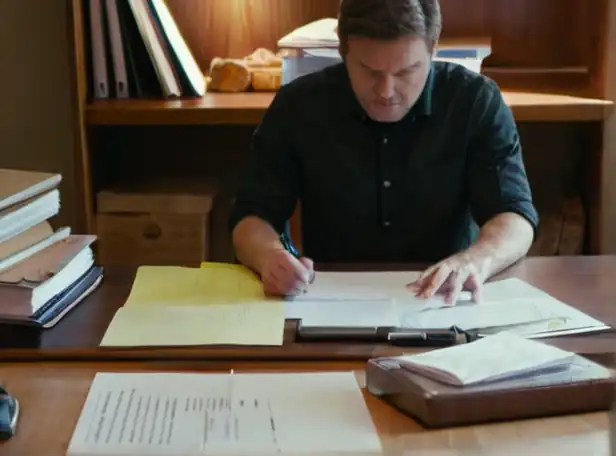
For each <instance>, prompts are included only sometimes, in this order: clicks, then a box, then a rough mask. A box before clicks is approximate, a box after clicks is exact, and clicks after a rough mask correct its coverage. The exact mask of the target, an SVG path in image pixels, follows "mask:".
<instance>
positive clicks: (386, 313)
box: [285, 299, 399, 328]
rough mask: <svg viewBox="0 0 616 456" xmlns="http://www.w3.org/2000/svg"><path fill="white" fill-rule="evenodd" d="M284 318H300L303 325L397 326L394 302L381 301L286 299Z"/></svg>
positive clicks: (347, 326) (330, 326)
mask: <svg viewBox="0 0 616 456" xmlns="http://www.w3.org/2000/svg"><path fill="white" fill-rule="evenodd" d="M285 317H286V318H287V319H297V320H301V321H302V326H303V327H313V328H314V327H325V328H340V327H342V328H370V327H388V326H398V325H399V318H398V312H397V307H396V305H395V302H394V301H393V300H391V299H389V300H383V301H331V302H329V301H289V302H287V303H286V314H285Z"/></svg>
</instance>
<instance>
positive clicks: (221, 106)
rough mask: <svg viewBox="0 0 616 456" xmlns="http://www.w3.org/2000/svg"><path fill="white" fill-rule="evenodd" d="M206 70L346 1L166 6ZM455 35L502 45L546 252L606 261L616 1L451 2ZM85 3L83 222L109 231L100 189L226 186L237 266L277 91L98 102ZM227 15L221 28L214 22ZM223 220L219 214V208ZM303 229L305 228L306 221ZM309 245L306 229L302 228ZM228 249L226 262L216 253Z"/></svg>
mask: <svg viewBox="0 0 616 456" xmlns="http://www.w3.org/2000/svg"><path fill="white" fill-rule="evenodd" d="M167 4H168V6H169V8H170V10H171V12H172V14H173V16H174V18H175V20H176V22H177V24H178V27H179V29H180V31H181V33H182V35H183V36H184V38H185V40H186V42H187V44H188V46H189V47H190V48H191V51H192V52H193V54H194V55H195V57H196V59H197V61H198V63H199V65H200V67H201V68H202V69H203V70H204V71H205V70H207V69H208V68H209V63H210V61H211V60H212V58H214V57H217V56H219V57H243V56H245V55H248V54H250V53H251V52H252V51H253V50H254V49H256V48H258V47H266V48H268V49H270V50H273V51H276V50H277V49H276V46H275V43H276V41H277V40H278V38H280V37H281V36H283V35H284V34H286V33H288V32H289V31H291V30H292V29H294V28H296V27H298V26H300V25H303V24H305V23H307V22H309V21H312V20H316V19H319V18H322V17H335V15H336V13H337V6H338V4H339V0H294V1H289V0H259V1H249V0H234V1H230V0H193V1H190V2H188V1H185V0H167ZM441 7H442V12H443V18H444V31H443V36H444V37H445V38H456V37H483V36H490V38H491V42H492V54H491V55H490V57H488V58H487V59H486V61H485V62H484V70H483V72H484V73H485V74H487V75H488V76H490V77H492V78H493V79H495V80H496V81H497V82H498V83H499V85H500V86H501V88H502V89H503V93H504V96H505V99H506V101H507V103H508V104H509V106H510V107H511V109H512V111H513V113H514V116H515V118H516V121H517V122H518V127H519V129H520V134H521V139H522V145H523V148H524V155H525V161H526V165H527V170H528V174H529V178H530V180H531V185H532V188H533V193H534V196H535V200H536V203H537V206H538V208H539V210H540V213H541V216H542V222H543V225H542V229H541V232H540V236H539V239H538V240H537V242H536V245H535V246H534V247H533V252H534V254H544V255H552V254H579V253H596V252H597V251H598V248H599V238H600V236H601V229H602V227H601V213H600V204H601V190H600V189H601V188H602V182H601V175H602V174H603V173H602V170H601V163H602V159H603V143H602V137H603V125H604V122H605V120H606V119H608V118H609V117H610V115H611V113H612V111H613V103H612V101H611V100H606V99H605V93H606V83H607V81H606V76H605V71H606V70H605V60H606V53H607V44H608V43H607V33H608V24H607V18H608V16H609V15H608V11H609V8H610V2H609V1H608V0H593V1H591V2H589V1H588V0H542V1H541V2H537V1H536V0H515V1H514V0H467V1H465V2H459V1H458V0H441ZM83 11H84V10H83V4H82V0H70V12H69V13H70V19H71V22H70V23H71V37H72V41H73V47H74V59H73V62H72V65H73V69H74V72H73V73H74V86H75V104H76V110H75V112H76V118H75V125H76V129H75V130H76V133H75V134H76V139H77V141H76V142H77V144H78V148H77V152H76V165H77V166H76V168H77V173H78V176H77V182H78V185H79V188H80V194H79V199H80V204H81V207H82V208H83V219H82V220H81V221H80V224H78V226H79V227H80V228H81V227H83V229H84V231H88V232H96V214H97V208H96V194H97V193H98V192H99V191H100V190H103V189H105V188H107V187H108V186H110V185H114V184H117V183H119V182H122V181H135V180H139V179H142V178H148V179H154V180H155V179H157V178H166V177H169V176H172V177H173V178H179V179H195V180H206V179H215V180H216V181H217V182H218V183H220V186H221V191H220V198H219V199H221V201H222V200H225V199H226V200H227V201H226V202H223V203H221V208H220V209H217V204H216V203H215V204H214V212H215V213H214V214H213V224H214V226H213V227H212V243H213V244H215V246H214V247H213V249H212V252H213V255H214V259H226V257H227V256H228V253H229V248H230V246H229V239H228V237H227V236H226V234H225V229H226V228H225V226H224V223H225V220H226V214H225V210H228V207H229V204H228V200H229V199H230V197H231V196H230V195H231V192H232V188H233V184H234V182H235V179H236V178H237V169H238V166H239V165H241V163H242V160H243V157H244V156H245V153H246V151H247V148H248V145H249V142H250V138H251V133H252V130H253V129H254V127H255V126H256V125H257V124H258V122H259V121H260V119H261V117H262V115H263V113H264V112H265V110H266V109H267V107H268V106H269V104H270V103H271V100H272V98H273V96H274V95H273V94H272V93H240V94H221V93H207V94H206V95H205V96H204V97H202V98H191V99H179V100H163V99H160V100H152V99H148V100H146V99H129V100H112V99H110V100H103V101H100V100H97V101H93V100H92V98H91V96H90V94H89V74H88V58H89V57H88V52H89V51H88V49H87V40H86V33H87V30H86V23H85V22H84V18H83ZM214 18H215V19H214ZM217 211H219V212H217ZM295 220H296V222H297V220H299V218H298V217H296V218H295ZM295 227H296V231H295V235H296V236H298V233H299V231H298V229H297V227H298V223H296V224H295ZM217 252H218V253H217Z"/></svg>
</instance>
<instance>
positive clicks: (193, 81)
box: [84, 0, 206, 99]
mask: <svg viewBox="0 0 616 456" xmlns="http://www.w3.org/2000/svg"><path fill="white" fill-rule="evenodd" d="M84 24H85V27H86V28H87V29H88V33H87V34H86V37H87V39H88V41H89V45H88V46H87V50H88V51H89V53H88V54H89V64H90V69H91V77H90V78H89V80H90V81H92V87H91V92H92V95H93V98H95V99H107V98H152V97H154V98H159V97H162V98H175V97H180V96H182V97H199V96H203V95H204V93H205V90H206V79H205V76H204V74H203V72H202V71H201V68H200V67H199V65H198V63H197V61H196V60H195V58H194V56H193V54H192V52H191V50H190V49H189V47H188V45H187V44H186V41H185V40H184V37H183V36H182V34H181V32H180V30H179V29H178V26H177V24H176V22H175V19H174V18H173V15H172V14H171V11H170V10H169V7H168V6H167V3H166V2H165V0H89V1H88V0H86V1H84Z"/></svg>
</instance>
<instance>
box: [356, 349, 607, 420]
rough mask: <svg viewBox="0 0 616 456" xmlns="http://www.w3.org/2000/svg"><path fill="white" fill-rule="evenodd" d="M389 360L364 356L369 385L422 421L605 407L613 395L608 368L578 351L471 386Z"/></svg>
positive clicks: (516, 416) (373, 391) (503, 417)
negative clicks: (520, 374) (533, 373)
mask: <svg viewBox="0 0 616 456" xmlns="http://www.w3.org/2000/svg"><path fill="white" fill-rule="evenodd" d="M392 361H394V359H393V358H377V359H373V360H370V361H368V365H367V369H366V384H367V388H368V391H369V392H370V393H371V394H373V395H375V396H378V397H381V398H382V399H383V400H385V401H387V402H388V403H390V404H391V405H393V406H394V407H396V408H398V409H399V410H401V411H402V412H403V413H405V414H407V415H409V416H411V417H413V418H415V419H416V420H417V421H419V422H420V423H421V424H423V425H424V426H426V427H446V426H457V425H468V424H477V423H483V422H490V421H503V420H513V419H522V418H533V417H544V416H551V415H562V414H572V413H583V412H591V411H599V410H609V409H610V408H611V407H612V403H613V402H614V398H615V389H616V386H615V385H616V383H615V379H614V376H613V375H612V374H611V372H610V371H609V370H608V369H606V368H604V367H603V366H600V365H598V364H596V363H593V362H591V361H589V360H587V359H586V358H583V357H581V356H579V355H576V358H575V361H574V363H573V364H572V366H571V367H570V368H569V369H566V370H562V369H561V370H559V371H552V372H546V373H544V374H543V375H541V376H538V377H533V378H518V379H512V380H507V381H502V382H495V383H491V384H485V385H481V386H479V385H477V386H472V387H457V386H449V385H446V384H443V383H440V382H437V381H434V380H430V379H428V378H425V377H422V376H420V375H417V374H414V373H411V372H409V371H407V370H406V369H403V368H399V367H396V365H395V361H394V362H393V363H392Z"/></svg>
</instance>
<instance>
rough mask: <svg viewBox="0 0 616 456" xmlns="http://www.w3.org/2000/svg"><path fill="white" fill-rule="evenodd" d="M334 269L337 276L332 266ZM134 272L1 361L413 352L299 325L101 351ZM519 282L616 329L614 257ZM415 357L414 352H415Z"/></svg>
mask: <svg viewBox="0 0 616 456" xmlns="http://www.w3.org/2000/svg"><path fill="white" fill-rule="evenodd" d="M329 269H341V268H334V267H332V266H330V267H329ZM343 269H348V270H350V269H355V270H362V269H364V270H376V269H386V270H394V269H397V270H412V269H415V270H416V269H417V268H412V267H409V266H400V265H398V266H383V265H381V266H366V265H355V266H354V267H351V266H347V267H345V268H343ZM134 274H135V269H132V268H126V269H109V270H108V271H106V276H105V279H104V285H103V286H102V287H101V288H100V289H99V290H97V291H96V292H95V293H94V294H93V295H92V296H91V297H90V298H88V300H87V301H85V302H84V303H82V304H81V305H80V306H79V307H78V308H77V309H75V310H74V311H73V312H71V313H70V314H69V315H68V316H66V317H65V319H64V320H63V321H61V322H60V323H59V324H58V325H57V326H56V327H54V328H52V329H49V330H47V331H45V332H44V333H43V335H42V338H41V340H40V341H39V343H38V346H36V347H33V348H19V349H18V348H13V349H11V348H7V349H3V350H2V354H1V355H0V359H3V360H34V359H79V360H92V359H108V360H109V359H123V360H128V359H134V360H138V359H165V358H174V359H195V358H196V359H206V358H207V359H227V358H233V359H253V360H254V359H278V360H297V359H312V360H322V359H347V360H353V359H355V360H365V359H368V358H370V357H373V356H382V355H392V354H399V353H401V352H409V351H413V350H410V349H405V350H403V349H401V348H396V347H390V346H385V345H374V344H357V343H355V344H351V343H308V344H301V343H295V342H294V341H295V327H296V323H295V322H293V321H288V322H287V328H286V331H285V343H284V345H283V346H282V347H182V348H173V347H171V348H168V347H160V348H118V349H114V348H99V347H98V344H99V342H100V340H101V339H102V337H103V335H104V333H105V331H106V329H107V326H108V324H109V322H110V321H111V319H112V318H113V315H114V314H115V312H116V310H117V309H118V308H119V307H120V306H122V305H123V304H124V302H125V300H126V298H127V296H128V293H129V291H130V288H131V285H132V282H133V278H134ZM513 276H515V277H519V278H521V279H523V280H525V281H527V282H529V283H531V284H533V285H535V286H537V287H539V288H541V289H543V290H545V291H546V292H548V293H550V294H551V295H553V296H555V297H556V298H558V299H560V300H562V301H564V302H566V303H568V304H570V305H572V306H575V307H577V308H579V309H581V310H582V311H584V312H586V313H588V314H590V315H591V316H593V317H595V318H597V319H599V320H602V321H604V322H605V323H607V324H610V325H613V326H615V327H616V306H614V303H615V302H616V280H614V277H616V256H602V257H583V256H582V257H545V258H537V257H534V258H527V259H525V260H524V261H522V262H520V263H519V264H517V265H515V266H514V267H512V268H510V269H509V270H508V271H506V272H504V273H503V274H501V275H499V276H498V278H504V277H513ZM550 343H553V344H555V345H558V346H560V347H562V348H565V349H568V350H574V351H577V352H578V353H582V354H590V355H596V356H601V355H605V354H611V353H612V352H614V351H615V350H616V349H615V348H614V347H616V335H614V334H605V335H596V336H578V337H570V338H559V339H556V338H555V339H552V342H550ZM415 351H416V350H415Z"/></svg>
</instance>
